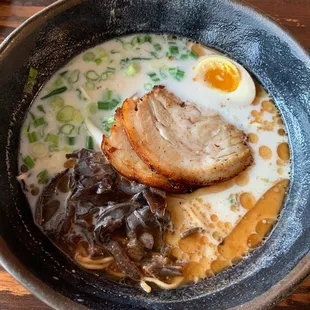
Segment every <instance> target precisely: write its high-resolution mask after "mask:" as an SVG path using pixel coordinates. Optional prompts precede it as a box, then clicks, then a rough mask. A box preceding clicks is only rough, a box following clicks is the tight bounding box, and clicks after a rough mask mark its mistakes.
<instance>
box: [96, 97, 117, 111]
mask: <svg viewBox="0 0 310 310" xmlns="http://www.w3.org/2000/svg"><path fill="white" fill-rule="evenodd" d="M118 104H119V101H117V100H116V99H112V100H111V101H98V103H97V107H98V110H112V109H114V108H115V107H116V106H117V105H118Z"/></svg>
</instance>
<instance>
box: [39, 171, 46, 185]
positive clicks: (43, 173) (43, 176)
mask: <svg viewBox="0 0 310 310" xmlns="http://www.w3.org/2000/svg"><path fill="white" fill-rule="evenodd" d="M37 178H38V183H39V184H47V183H48V172H47V170H46V169H43V170H42V171H41V172H40V173H39V174H38V175H37Z"/></svg>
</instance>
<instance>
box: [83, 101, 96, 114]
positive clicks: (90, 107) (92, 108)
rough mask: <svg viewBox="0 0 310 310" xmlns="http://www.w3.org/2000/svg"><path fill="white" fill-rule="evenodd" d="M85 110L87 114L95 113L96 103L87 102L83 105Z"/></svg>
mask: <svg viewBox="0 0 310 310" xmlns="http://www.w3.org/2000/svg"><path fill="white" fill-rule="evenodd" d="M85 110H86V112H88V113H89V114H96V112H97V105H96V103H89V104H88V105H87V106H86V107H85Z"/></svg>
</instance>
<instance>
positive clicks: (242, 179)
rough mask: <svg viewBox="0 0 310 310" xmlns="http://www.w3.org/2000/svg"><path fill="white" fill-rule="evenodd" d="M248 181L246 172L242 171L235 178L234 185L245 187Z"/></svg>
mask: <svg viewBox="0 0 310 310" xmlns="http://www.w3.org/2000/svg"><path fill="white" fill-rule="evenodd" d="M249 180H250V178H249V174H248V172H247V171H243V172H241V173H240V174H239V175H238V176H236V177H235V183H236V184H237V185H239V186H244V185H247V184H248V183H249Z"/></svg>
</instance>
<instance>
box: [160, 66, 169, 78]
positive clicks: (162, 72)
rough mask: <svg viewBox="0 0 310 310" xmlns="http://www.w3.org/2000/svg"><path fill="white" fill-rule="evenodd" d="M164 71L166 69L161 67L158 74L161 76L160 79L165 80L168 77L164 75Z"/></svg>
mask: <svg viewBox="0 0 310 310" xmlns="http://www.w3.org/2000/svg"><path fill="white" fill-rule="evenodd" d="M166 71H167V69H166V68H163V67H161V68H160V69H159V73H160V75H161V77H162V78H163V79H166V78H167V77H168V75H167V74H166Z"/></svg>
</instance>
